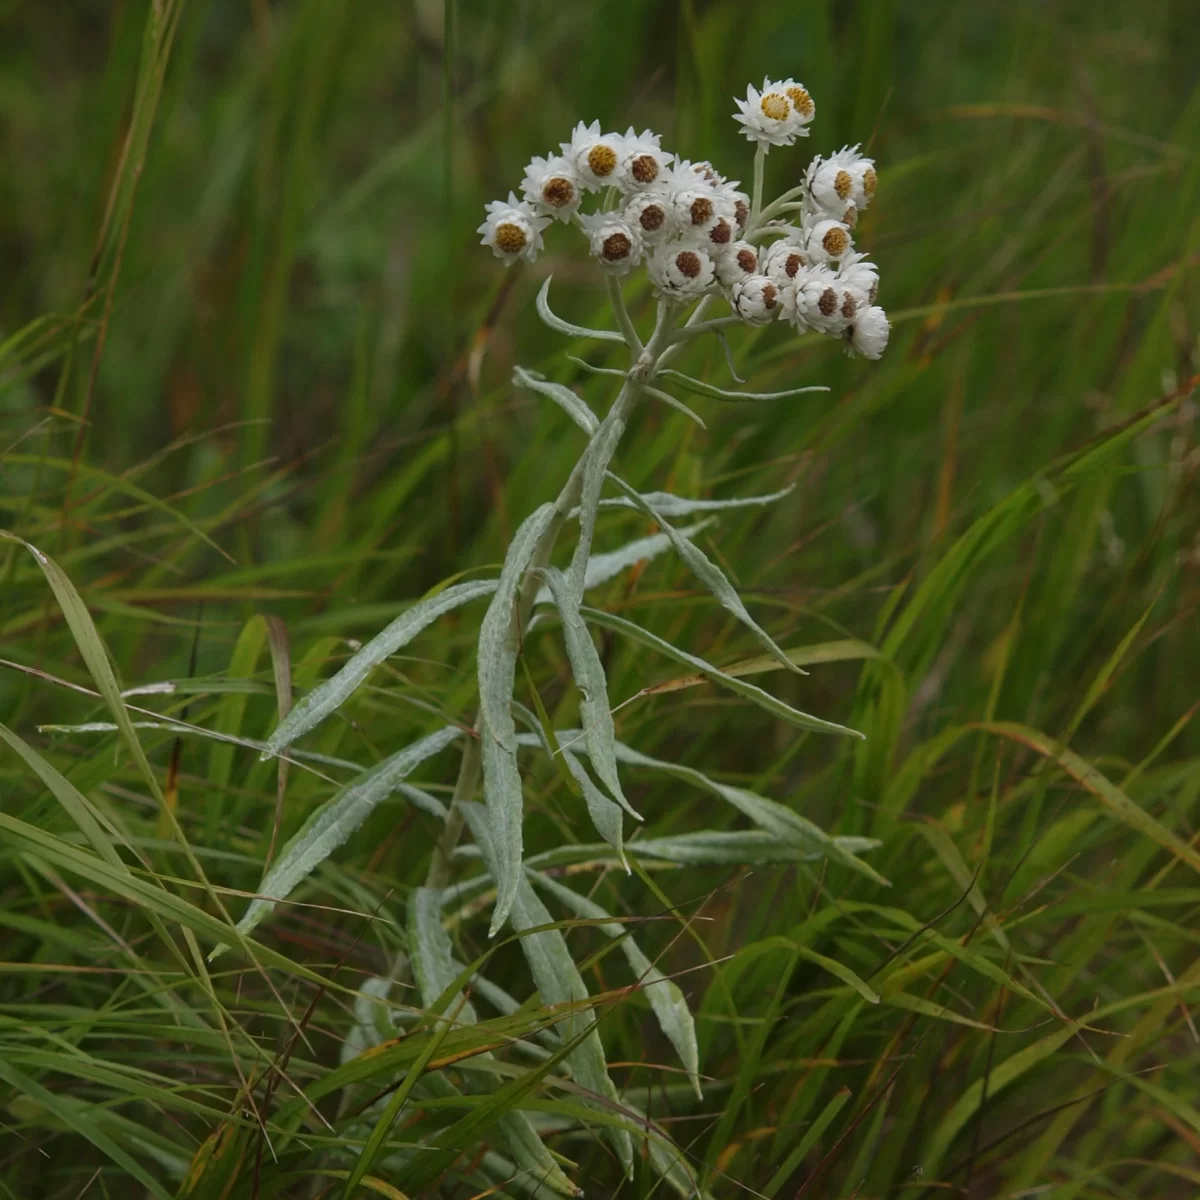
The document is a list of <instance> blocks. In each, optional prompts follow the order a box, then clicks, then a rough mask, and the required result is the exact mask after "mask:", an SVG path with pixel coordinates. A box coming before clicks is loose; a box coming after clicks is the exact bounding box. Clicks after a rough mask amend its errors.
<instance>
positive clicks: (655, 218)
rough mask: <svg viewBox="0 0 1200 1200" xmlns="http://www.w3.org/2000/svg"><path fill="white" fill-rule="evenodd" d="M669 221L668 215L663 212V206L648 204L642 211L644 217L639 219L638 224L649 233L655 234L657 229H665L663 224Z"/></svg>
mask: <svg viewBox="0 0 1200 1200" xmlns="http://www.w3.org/2000/svg"><path fill="white" fill-rule="evenodd" d="M666 219H667V214H666V213H665V212H663V210H662V206H661V205H659V204H647V205H646V207H645V208H643V209H642V215H641V216H640V217H638V224H640V225H641V227H642V228H643V229H644V230H645V231H646V232H647V233H653V232H654V231H655V230H656V229H661V228H662V227H663V222H664V221H665V220H666Z"/></svg>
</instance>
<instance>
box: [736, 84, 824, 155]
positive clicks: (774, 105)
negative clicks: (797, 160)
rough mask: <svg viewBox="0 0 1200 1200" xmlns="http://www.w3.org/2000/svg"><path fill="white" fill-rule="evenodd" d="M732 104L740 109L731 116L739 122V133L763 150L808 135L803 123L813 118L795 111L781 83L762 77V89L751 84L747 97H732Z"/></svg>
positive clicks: (788, 144)
mask: <svg viewBox="0 0 1200 1200" xmlns="http://www.w3.org/2000/svg"><path fill="white" fill-rule="evenodd" d="M785 82H787V83H790V82H791V81H790V80H788V81H785ZM805 95H806V96H807V95H808V93H807V92H805ZM734 103H735V104H736V105H737V106H738V110H739V111H738V112H736V113H734V114H733V119H734V120H735V121H737V122H738V124H740V125H741V127H742V133H743V134H744V135H745V136H746V137H747V138H749V139H750V141H752V142H757V143H758V144H759V145H760V146H762V147H763V148H764V149H766V150H769V149H770V148H771V147H772V146H790V145H791V144H792V143H793V142H794V141H795V140H796V138H797V137H807V136H808V130H807V129H805V128H804V126H805V125H806V124H807V123H808V121H809V120H811V119H812V118H811V115H810V116H809V117H808V118H805V117H803V116H801V115H800V113H798V112H797V111H796V109H795V107H794V106H793V104H792V101H791V99H790V98H789V97H788V94H787V92H786V91H785V90H784V84H782V83H772V82H771V80H769V79H764V80H763V86H762V91H761V92H760V91H759V90H758V89H757V88H755V87H754V85H753V84H751V85H750V86H749V87H748V88H746V99H745V100H738V99H736V97H735V99H734ZM809 103H810V104H811V103H812V101H811V100H810V101H809Z"/></svg>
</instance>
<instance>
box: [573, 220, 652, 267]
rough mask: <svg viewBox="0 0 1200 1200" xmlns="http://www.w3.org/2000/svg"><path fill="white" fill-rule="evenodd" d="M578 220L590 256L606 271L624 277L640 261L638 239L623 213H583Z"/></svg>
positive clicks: (640, 242) (640, 253) (640, 248)
mask: <svg viewBox="0 0 1200 1200" xmlns="http://www.w3.org/2000/svg"><path fill="white" fill-rule="evenodd" d="M579 220H580V224H581V225H582V226H583V231H584V233H586V234H587V237H588V244H589V248H590V250H591V253H592V257H593V258H595V259H597V260H598V261H599V263H600V265H601V266H602V267H603V268H604V269H605V270H606V271H611V272H612V273H613V274H614V275H624V274H625V272H626V271H628V270H629V269H630V267H636V266H637V264H638V263H640V262H641V261H642V239H641V237H639V236H638V231H637V229H635V228H634V226H632V225H631V224H630V223H629V222H628V221H627V220H625V214H624V213H619V212H607V213H585V214H584V215H583V216H582V217H580V218H579Z"/></svg>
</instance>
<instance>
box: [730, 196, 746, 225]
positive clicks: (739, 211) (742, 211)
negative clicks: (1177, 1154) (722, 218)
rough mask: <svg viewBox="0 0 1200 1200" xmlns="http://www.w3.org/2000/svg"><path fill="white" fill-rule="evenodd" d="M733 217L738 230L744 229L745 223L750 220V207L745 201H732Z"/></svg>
mask: <svg viewBox="0 0 1200 1200" xmlns="http://www.w3.org/2000/svg"><path fill="white" fill-rule="evenodd" d="M733 215H734V216H735V217H736V218H737V224H738V228H739V229H745V228H746V222H747V221H748V220H749V219H750V207H749V205H748V204H747V203H746V202H745V200H735V201H734V204H733Z"/></svg>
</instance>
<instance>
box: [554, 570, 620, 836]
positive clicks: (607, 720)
mask: <svg viewBox="0 0 1200 1200" xmlns="http://www.w3.org/2000/svg"><path fill="white" fill-rule="evenodd" d="M542 576H543V578H544V579H545V580H546V583H547V585H548V586H549V588H550V594H551V595H552V596H553V597H554V603H555V605H556V606H557V608H558V613H559V616H560V617H561V618H562V630H563V642H564V644H565V646H566V649H567V658H568V660H569V661H570V663H571V672H572V674H573V675H574V676H575V686H576V687H577V688H578V689H579V713H580V716H581V718H582V720H583V732H584V737H585V740H586V741H587V747H588V755H589V757H590V758H591V760H592V769H593V770H594V771H595V772H596V774H597V775H598V776H599V777H600V782H601V783H602V784H604V786H605V787H606V788H608V792H609V795H610V796H612V798H613V799H614V800H616V802H617V803H618V804H619V805H620V806H621V807H622V808H623V809H625V811H626V812H627V813H629V815H630V816H632V817H633V818H634V819H635V820H639V821H640V820H641V817H640V816H639V815H638V813H637V812H636V811H635V810H634V808H633V806H632V805H631V804H630V803H629V801H628V800H626V799H625V793H624V792H623V791H622V790H621V780H620V777H619V776H618V774H617V758H616V752H615V751H614V750H613V744H614V743H615V741H616V737H617V732H616V728H615V727H614V725H613V719H612V712H611V710H610V709H609V706H608V681H607V680H606V679H605V676H604V664H603V663H602V662H601V661H600V654H599V652H598V651H597V650H596V644H595V642H593V641H592V635H591V633H590V632H589V631H588V627H587V625H586V624H585V622H584V620H583V618H582V617H581V616H580V615H579V608H578V606H577V605H576V606H572V604H571V601H570V598H569V597H568V594H567V580H566V578H565V576H564V575H563V573H562V572H561V571H558V570H556V569H555V568H553V567H547V568H546V569H545V570H544V571H543V572H542Z"/></svg>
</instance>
